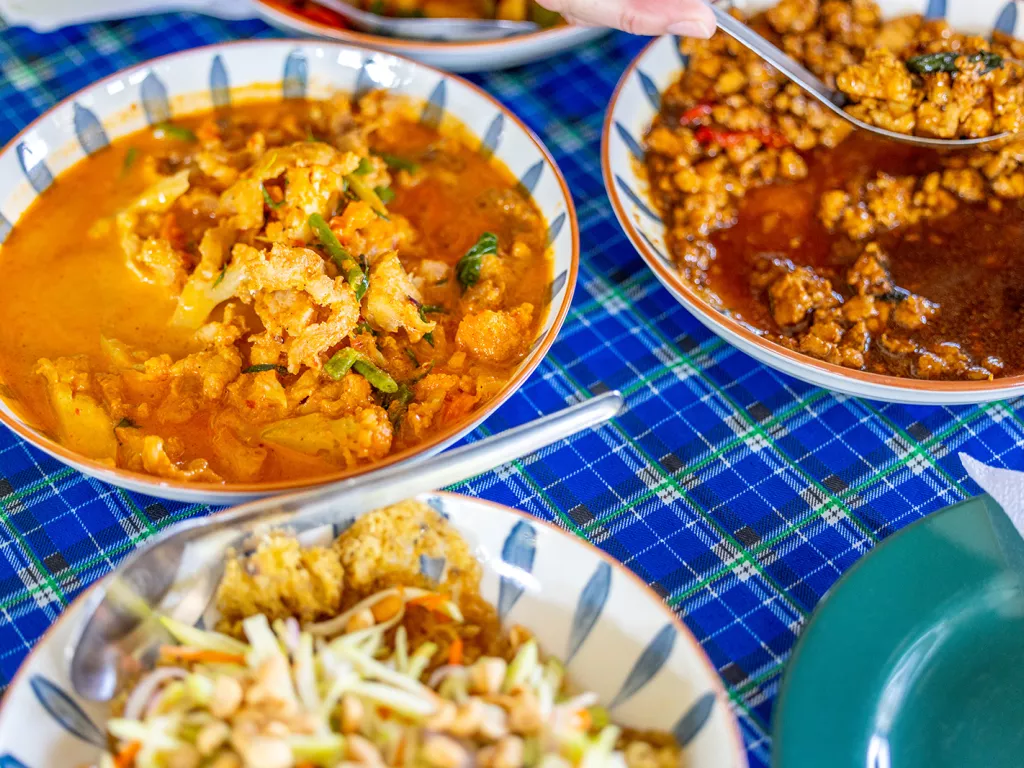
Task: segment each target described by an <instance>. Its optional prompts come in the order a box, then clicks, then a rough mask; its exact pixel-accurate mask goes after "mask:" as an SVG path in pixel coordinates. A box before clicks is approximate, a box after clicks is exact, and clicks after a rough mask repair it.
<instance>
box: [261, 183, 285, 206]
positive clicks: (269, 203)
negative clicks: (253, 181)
mask: <svg viewBox="0 0 1024 768" xmlns="http://www.w3.org/2000/svg"><path fill="white" fill-rule="evenodd" d="M260 192H262V193H263V202H264V203H266V204H267V207H268V208H270V209H271V210H274V211H276V210H277V209H278V208H280V207H281V206H282V205H284V200H282V201H281V202H279V203H278V202H274V198H272V197H271V196H270V193H269V192H268V191H267V188H266V187H265V186H264V185H263V184H260Z"/></svg>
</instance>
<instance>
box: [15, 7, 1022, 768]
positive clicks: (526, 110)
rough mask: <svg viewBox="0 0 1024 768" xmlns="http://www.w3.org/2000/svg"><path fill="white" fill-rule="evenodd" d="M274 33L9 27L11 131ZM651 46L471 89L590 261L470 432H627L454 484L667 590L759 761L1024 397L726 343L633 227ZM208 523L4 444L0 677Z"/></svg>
mask: <svg viewBox="0 0 1024 768" xmlns="http://www.w3.org/2000/svg"><path fill="white" fill-rule="evenodd" d="M276 34H277V33H276V32H275V31H273V30H271V29H270V28H269V27H267V26H265V25H264V24H262V23H261V22H258V21H243V22H221V21H216V20H212V19H208V18H203V17H200V16H194V15H164V16H154V17H149V18H144V19H137V20H132V21H125V22H119V23H111V24H93V25H85V26H80V27H75V28H72V29H68V30H65V31H63V32H60V33H56V34H50V35H37V34H34V33H32V32H28V31H25V30H20V29H7V30H4V31H2V32H0V71H2V80H0V140H2V141H5V142H6V141H7V140H8V139H10V138H11V137H12V136H13V135H14V134H15V132H16V131H18V130H19V129H20V128H22V127H23V126H24V125H25V124H26V123H27V122H29V121H30V120H31V119H33V118H34V117H35V116H36V115H38V114H39V113H40V112H41V111H43V110H44V109H46V108H47V107H49V106H51V105H52V104H54V103H55V102H57V101H58V100H59V99H62V98H64V97H65V96H67V95H69V94H70V93H72V92H73V91H75V90H77V89H78V88H80V87H82V86H85V85H87V84H88V83H90V82H92V81H94V80H96V79H97V78H99V77H102V76H104V75H107V74H110V73H111V72H114V71H115V70H117V69H119V68H121V67H124V66H127V65H130V64H134V63H136V62H139V61H142V60H144V59H148V58H150V57H153V56H157V55H160V54H164V53H168V52H171V51H176V50H181V49H185V48H190V47H194V46H197V45H202V44H206V43H212V42H217V41H221V40H228V39H234V38H245V37H267V36H273V35H276ZM642 43H643V41H642V40H639V39H637V38H632V37H629V36H626V35H613V36H610V37H608V38H606V39H605V40H603V41H601V42H598V43H595V44H592V45H590V46H589V47H585V48H583V49H580V50H577V51H575V52H573V53H569V54H566V55H562V56H559V57H557V58H553V59H550V60H548V61H546V62H544V63H541V64H537V65H534V66H529V67H523V68H519V69H515V70H511V71H506V72H499V73H495V74H490V75H483V76H478V77H475V78H474V79H475V80H476V81H477V82H478V83H480V84H482V85H483V86H484V87H486V88H487V89H488V90H490V91H491V92H492V93H494V94H496V95H497V96H498V97H499V98H500V99H502V100H503V101H504V102H505V103H506V104H508V105H509V106H511V107H512V108H513V109H514V110H515V111H516V112H517V113H518V114H519V115H521V116H522V117H523V118H524V119H525V120H526V122H527V123H529V124H530V126H531V127H532V128H533V129H534V130H536V131H537V133H538V134H540V136H541V137H542V138H543V139H544V141H545V142H546V143H547V145H548V146H549V147H550V148H551V150H552V151H553V152H554V154H555V156H556V158H557V160H558V162H559V164H560V165H561V168H562V170H563V171H564V173H565V175H566V177H567V179H568V182H569V186H570V188H571V189H572V190H573V194H574V195H575V198H576V204H577V206H578V208H579V214H580V222H581V227H582V245H583V262H582V268H581V274H580V282H579V287H578V289H577V291H576V296H575V300H574V302H573V307H572V312H571V314H570V316H569V318H568V321H567V323H566V325H565V328H564V329H563V331H562V334H561V336H560V337H559V339H558V340H557V342H556V343H555V345H554V348H553V350H552V352H551V354H550V355H549V356H548V357H547V359H546V360H545V361H544V363H543V364H542V365H541V366H540V368H539V370H538V371H537V372H536V373H535V374H534V375H533V376H532V377H531V378H530V380H529V381H528V382H527V383H526V385H525V386H524V387H523V389H522V390H521V391H520V392H519V393H518V394H517V395H516V396H515V397H514V398H512V399H511V400H510V401H509V402H508V403H507V404H506V405H505V406H503V407H502V408H501V409H500V410H499V411H498V412H497V413H496V414H495V415H494V416H493V417H492V418H491V419H490V420H488V422H487V423H486V424H485V425H484V426H483V427H482V428H481V429H480V430H478V431H477V432H476V433H475V434H474V435H473V436H471V437H470V438H469V439H470V440H472V439H478V438H479V437H480V436H482V435H486V434H489V433H491V432H498V431H501V430H504V429H507V428H508V427H511V426H513V425H516V424H520V423H522V422H525V421H527V420H529V419H532V418H534V417H536V416H537V415H538V414H543V413H548V412H551V411H554V410H556V409H558V408H561V407H563V406H565V405H566V404H568V403H572V402H574V401H577V400H579V399H581V398H586V397H589V396H591V395H593V394H596V393H598V392H603V391H606V390H609V389H613V388H618V389H621V390H622V391H623V392H624V393H625V394H626V395H627V398H628V406H629V407H628V411H627V412H626V413H625V414H624V415H622V416H621V418H619V419H618V420H616V421H615V423H614V424H612V425H611V426H608V427H605V428H603V429H601V430H600V431H596V432H591V433H587V434H582V435H579V436H577V437H575V438H574V439H572V440H570V441H568V442H565V443H562V444H559V445H556V446H554V447H552V448H550V449H548V450H545V451H543V452H541V453H540V454H538V455H534V456H530V457H528V458H527V459H524V460H522V461H517V462H513V463H512V464H510V465H507V466H503V467H500V468H498V469H497V470H496V471H494V472H490V473H488V474H486V475H483V476H481V477H478V478H475V479H474V480H472V481H470V482H468V483H465V484H463V485H462V486H460V487H459V488H457V490H459V491H460V492H462V493H468V494H472V495H477V496H482V497H485V498H487V499H490V500H493V501H497V502H501V503H504V504H508V505H512V506H516V507H519V508H520V509H524V510H527V511H529V512H531V513H533V514H535V515H537V516H538V517H541V518H544V519H546V520H554V521H555V522H557V523H558V524H559V525H561V526H563V527H564V528H566V529H567V530H569V531H571V532H573V533H575V534H577V535H579V536H584V537H586V538H587V539H589V540H590V541H592V542H594V543H595V544H597V545H598V546H600V547H601V548H603V549H604V550H606V551H607V552H609V553H611V554H612V555H614V556H615V557H616V558H618V559H619V560H621V561H622V562H624V563H625V564H626V565H627V566H628V567H630V568H631V569H633V570H634V571H635V572H636V573H638V574H639V575H640V576H641V577H642V578H643V579H645V580H646V581H647V582H649V583H650V584H651V585H652V587H653V588H654V589H656V590H657V591H658V592H659V594H661V595H662V596H663V597H664V599H665V600H666V601H667V602H668V603H669V604H670V605H671V606H672V607H673V608H674V609H675V610H676V611H677V612H678V613H679V615H680V616H681V617H682V618H683V620H684V621H685V622H686V624H687V625H688V626H689V628H690V629H691V630H692V631H693V633H694V634H695V635H696V637H697V639H698V640H699V641H700V642H701V644H702V645H703V647H704V649H705V650H706V651H707V653H708V655H709V656H710V657H711V660H712V662H713V663H714V664H715V665H716V667H717V668H718V670H719V672H720V673H721V675H722V677H723V679H724V680H725V682H726V684H727V686H728V690H729V695H730V699H731V703H732V706H733V708H734V709H735V712H736V714H737V716H738V717H739V721H740V725H741V729H742V731H743V736H744V739H745V740H746V745H747V748H748V750H749V753H750V760H751V764H752V765H754V766H767V765H768V764H769V762H770V751H771V739H770V722H771V709H772V702H773V700H774V697H775V695H776V693H777V690H778V685H779V680H780V675H781V672H782V666H783V664H784V663H785V660H786V657H787V654H788V653H789V651H790V649H791V648H792V646H793V643H794V641H795V639H796V637H797V635H798V634H799V632H800V629H801V627H802V626H803V624H804V622H805V621H806V620H807V617H808V616H809V615H810V613H811V611H812V610H813V608H814V606H815V604H816V603H817V601H818V600H819V599H820V598H821V597H822V595H824V593H825V591H826V590H827V589H828V588H829V587H830V586H831V585H832V584H833V583H834V582H835V581H836V579H837V578H838V577H839V575H840V574H841V573H842V572H843V571H844V570H845V569H846V568H848V567H849V566H850V565H851V564H852V563H853V562H854V561H855V560H856V559H857V558H858V557H859V556H861V555H862V554H864V553H865V552H866V551H867V550H868V549H870V548H871V547H872V546H873V545H874V544H875V543H876V542H877V541H879V540H880V539H882V538H884V537H885V536H888V535H889V534H891V533H892V532H894V531H896V530H898V529H899V528H901V527H902V526H904V525H907V524H908V523H910V522H913V521H914V520H916V519H918V518H919V517H921V516H922V515H924V514H926V513H928V512H930V511H932V510H935V509H938V508H940V507H943V506H945V505H947V504H950V503H953V502H955V501H958V500H960V499H962V498H964V497H966V496H969V495H972V494H974V493H977V492H978V489H977V487H975V486H974V485H973V484H972V483H971V481H969V480H968V479H967V478H966V476H965V473H964V470H963V468H962V467H961V466H960V462H959V460H958V458H957V453H958V452H959V451H966V452H968V453H970V454H971V455H972V456H975V457H976V458H978V459H980V460H982V461H985V462H988V463H992V464H997V465H1004V466H1013V467H1017V468H1020V467H1022V466H1024V401H1020V400H1017V401H1013V402H999V403H993V404H990V405H984V406H980V407H956V408H937V407H907V406H899V405H886V404H881V403H875V402H868V401H864V400H858V399H854V398H848V397H842V396H835V395H832V394H829V393H828V392H825V391H822V390H820V389H815V388H813V387H810V386H807V385H805V384H802V383H800V382H797V381H795V380H793V379H790V378H788V377H785V376H783V375H780V374H778V373H775V372H774V371H772V370H770V369H768V368H765V367H763V366H761V365H759V364H757V363H755V362H754V361H753V360H752V359H751V358H749V357H747V356H746V355H744V354H742V353H740V352H737V351H736V350H734V349H733V348H732V347H730V346H728V345H727V344H725V343H724V342H722V341H721V340H720V339H719V338H717V337H716V336H714V335H712V334H711V333H710V332H708V331H707V330H706V329H705V328H704V327H703V326H701V325H700V324H699V323H698V322H697V321H696V320H695V319H694V318H693V317H691V316H690V315H689V314H688V313H687V312H686V311H685V310H684V309H682V308H681V307H680V306H679V305H678V304H676V302H675V301H674V300H673V299H672V297H671V296H670V295H669V294H668V293H667V292H666V291H664V290H663V289H662V288H661V287H660V286H659V284H658V283H657V281H656V280H655V278H654V277H653V275H652V274H651V273H650V272H649V271H648V270H647V269H646V268H645V267H644V265H643V263H642V262H641V260H640V259H639V257H638V256H637V255H636V253H635V252H634V251H633V249H632V248H631V247H630V245H629V243H628V242H627V241H626V239H625V237H624V236H623V235H622V233H621V231H620V230H619V227H618V225H617V224H616V222H615V221H614V219H613V216H612V212H611V209H610V206H609V204H608V201H607V199H606V196H605V194H604V191H603V187H602V182H601V171H600V161H599V155H598V151H599V141H600V131H601V122H602V119H603V116H604V111H605V108H606V107H607V105H608V100H609V98H610V96H611V92H612V88H613V87H614V85H615V83H616V81H617V80H618V78H619V75H620V73H621V72H622V70H623V69H624V67H625V66H626V64H627V62H628V61H629V60H630V58H631V57H632V56H634V55H635V54H636V53H637V51H638V50H639V48H640V47H641V45H642ZM207 512H208V509H207V508H204V507H199V506H188V505H184V504H178V503H173V502H164V501H159V500H157V499H153V498H146V497H143V496H139V495H135V494H131V493H127V492H124V491H120V490H117V489H115V488H111V487H109V486H106V485H103V484H101V483H99V482H97V481H95V480H91V479H88V478H86V477H83V476H82V475H80V474H78V473H77V472H75V471H73V470H71V469H67V468H65V467H63V466H62V465H60V464H59V463H57V462H55V461H54V460H52V459H50V458H48V457H47V456H44V455H43V454H41V453H39V452H38V451H36V450H34V449H32V448H30V447H28V446H27V445H25V444H24V443H22V442H21V441H20V440H18V439H16V438H15V437H14V436H13V435H12V434H10V433H8V432H7V431H5V430H0V684H4V685H5V684H6V683H7V682H8V681H9V680H10V678H11V676H12V675H13V674H14V672H15V670H16V669H17V667H18V664H19V663H20V661H21V660H22V658H23V657H24V656H25V653H26V652H27V651H28V649H29V648H30V647H31V646H32V644H33V643H34V642H35V641H36V640H37V639H38V638H39V636H40V635H41V634H42V633H43V632H44V631H45V630H46V628H47V626H48V625H49V624H50V623H51V622H52V621H53V620H54V618H55V617H56V616H57V615H58V614H59V613H60V611H61V610H62V609H63V608H64V607H65V606H66V605H67V604H68V603H69V602H70V601H71V600H73V599H74V598H75V596H76V595H77V594H79V593H80V592H81V591H82V589H83V588H84V587H85V586H87V585H88V584H90V583H91V582H92V581H94V580H95V579H97V578H99V577H100V576H102V575H103V574H105V573H107V572H108V571H110V569H111V568H113V567H114V566H115V565H116V563H117V562H118V560H119V559H120V558H121V557H123V556H124V555H125V554H126V553H127V552H128V551H130V550H131V549H132V547H133V546H135V545H137V544H138V543H139V542H140V541H143V540H144V539H146V538H147V537H148V536H150V535H152V534H153V533H154V532H156V531H158V530H160V529H161V528H163V527H165V526H167V525H169V524H171V523H173V522H175V521H177V520H181V519H183V518H186V517H190V516H193V515H199V514H205V513H207Z"/></svg>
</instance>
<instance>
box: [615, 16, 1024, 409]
mask: <svg viewBox="0 0 1024 768" xmlns="http://www.w3.org/2000/svg"><path fill="white" fill-rule="evenodd" d="M878 2H879V5H880V6H881V8H882V12H883V14H884V15H885V16H886V17H892V16H899V15H903V14H907V13H925V14H927V15H928V16H930V17H943V16H944V17H945V18H946V19H947V20H948V21H949V22H950V23H951V24H952V25H953V26H954V27H955V28H956V29H958V30H962V31H966V32H976V33H985V34H988V33H990V32H991V31H992V29H993V28H996V29H1000V30H1002V31H1005V32H1010V33H1013V32H1014V30H1015V28H1016V26H1017V6H1016V4H1015V3H1014V2H1009V3H1007V2H1006V0H878ZM774 4H775V0H753V1H752V2H746V3H738V5H739V6H740V7H741V8H743V9H744V10H747V11H758V10H763V9H764V8H767V7H770V6H772V5H774ZM719 34H721V33H719ZM677 42H678V41H677V40H676V38H673V37H660V38H658V39H656V40H654V41H653V42H652V43H651V44H650V45H648V46H647V47H646V48H645V49H644V50H643V51H641V52H640V54H639V55H638V56H637V57H636V59H635V60H634V61H633V62H632V63H631V64H630V65H629V68H628V69H627V70H626V72H625V74H624V75H623V76H622V79H621V80H620V81H619V85H618V87H617V88H616V90H615V94H614V96H613V97H612V101H611V104H610V105H609V107H608V113H607V116H606V119H605V123H604V131H603V135H602V140H601V141H602V146H601V165H602V170H603V174H604V183H605V189H606V190H607V192H608V196H609V197H610V198H611V201H612V207H613V209H614V210H615V215H616V217H618V219H619V223H620V224H621V225H622V228H623V229H624V230H625V231H626V234H627V235H628V237H629V239H630V240H631V241H632V242H633V245H634V247H635V248H636V249H637V251H639V252H640V255H641V256H642V257H643V259H644V261H646V262H647V265H648V266H649V267H650V268H651V270H652V271H653V272H654V274H655V275H656V276H657V277H658V279H659V280H660V281H661V283H662V284H663V285H664V286H665V287H666V288H667V289H668V290H669V291H670V292H671V293H672V295H673V296H675V298H676V300H677V301H679V303H680V304H682V305H683V306H685V307H686V308H687V309H688V310H689V311H690V312H691V313H693V315H694V316H695V317H696V318H697V319H698V320H700V322H702V323H703V324H704V325H706V326H707V327H708V328H709V329H710V330H712V331H714V332H715V333H717V334H718V335H719V336H721V337H722V338H724V339H725V340H726V341H728V342H729V343H730V344H733V345H735V346H736V347H738V348H739V349H741V350H743V351H744V352H746V353H747V354H749V355H751V356H753V357H755V358H757V359H758V360H759V361H761V362H762V363H765V364H766V365H770V366H772V367H773V368H777V369H778V370H780V371H782V372H783V373H788V374H790V375H791V376H794V377H796V378H798V379H802V380H804V381H807V382H810V383H811V384H816V385H818V386H820V387H826V388H828V389H832V390H835V391H837V392H843V393H846V394H849V395H857V396H861V397H869V398H873V399H876V400H888V401H893V402H904V403H936V404H937V403H942V404H953V403H979V402H985V401H989V400H999V399H1002V398H1006V397H1013V396H1016V395H1020V394H1021V393H1024V376H1012V377H1007V378H1003V379H996V380H994V381H991V382H977V381H924V380H918V379H904V378H898V377H895V376H883V375H880V374H874V373H866V372H864V371H855V370H852V369H850V368H844V367H842V366H838V365H831V364H829V363H825V362H822V361H820V360H816V359H814V358H812V357H809V356H807V355H801V354H799V353H797V352H793V351H792V350H789V349H786V348H785V347H782V346H781V345H779V344H775V343H774V342H772V341H769V340H767V339H765V338H763V337H762V336H760V335H758V334H757V333H755V332H754V331H752V330H751V329H750V327H749V326H747V325H745V324H743V323H740V322H738V321H737V320H735V319H734V318H732V317H730V316H729V315H728V314H727V313H725V312H722V311H721V310H719V309H716V308H715V307H713V306H711V305H710V304H709V303H708V302H706V301H705V300H704V299H703V298H702V297H701V296H700V295H699V294H698V293H697V292H696V291H694V290H693V289H692V288H691V287H690V285H689V284H688V283H686V282H685V281H684V280H683V279H682V277H681V276H680V275H679V272H678V271H677V270H676V268H675V266H674V264H673V263H672V260H671V259H670V258H669V257H668V249H667V248H666V245H665V227H664V225H663V224H662V222H661V219H660V218H659V217H658V216H657V215H656V212H655V210H654V205H653V204H652V203H651V202H650V200H649V197H648V192H647V182H646V180H645V179H644V178H643V177H642V176H641V174H639V173H638V172H637V171H638V166H639V165H640V164H639V163H637V162H636V160H637V159H638V158H642V153H643V149H642V147H643V137H644V135H645V134H646V132H647V129H648V128H649V127H650V125H651V121H652V120H653V119H654V116H655V115H656V114H657V111H658V103H659V94H660V93H661V92H662V91H664V90H665V88H666V87H668V86H669V85H670V84H671V83H672V82H674V81H675V80H676V79H677V78H678V77H679V73H680V72H681V71H682V68H683V67H685V66H686V62H685V60H684V58H683V56H682V54H681V53H680V51H679V46H678V44H677Z"/></svg>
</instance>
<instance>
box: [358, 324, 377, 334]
mask: <svg viewBox="0 0 1024 768" xmlns="http://www.w3.org/2000/svg"><path fill="white" fill-rule="evenodd" d="M356 330H357V331H359V333H368V334H370V335H371V336H376V335H377V332H376V331H375V330H373V328H372V327H371V326H370V324H369V323H368V322H366V321H365V320H363V321H362V322H360V323H357V324H356Z"/></svg>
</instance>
